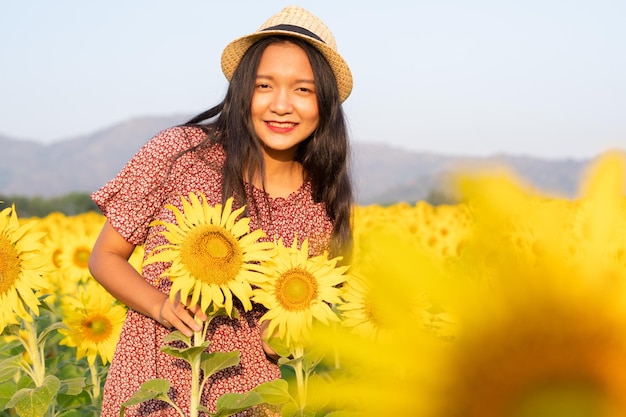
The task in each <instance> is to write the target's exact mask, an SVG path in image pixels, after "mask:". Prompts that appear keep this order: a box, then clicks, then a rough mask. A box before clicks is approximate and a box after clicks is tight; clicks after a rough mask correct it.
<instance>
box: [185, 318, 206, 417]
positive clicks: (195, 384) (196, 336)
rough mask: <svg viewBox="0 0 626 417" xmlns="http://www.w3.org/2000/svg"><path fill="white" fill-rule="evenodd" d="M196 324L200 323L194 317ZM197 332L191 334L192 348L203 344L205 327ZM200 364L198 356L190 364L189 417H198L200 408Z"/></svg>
mask: <svg viewBox="0 0 626 417" xmlns="http://www.w3.org/2000/svg"><path fill="white" fill-rule="evenodd" d="M194 320H195V321H196V322H197V323H200V324H201V323H202V322H201V321H200V319H198V318H197V317H194ZM202 327H203V329H202V330H200V331H197V332H193V346H199V345H201V344H202V343H203V342H204V336H205V329H204V327H205V326H202ZM200 363H201V358H200V356H199V355H198V356H197V357H195V358H194V360H193V361H192V362H191V363H190V365H191V395H190V401H191V402H190V405H189V417H198V407H199V406H200Z"/></svg>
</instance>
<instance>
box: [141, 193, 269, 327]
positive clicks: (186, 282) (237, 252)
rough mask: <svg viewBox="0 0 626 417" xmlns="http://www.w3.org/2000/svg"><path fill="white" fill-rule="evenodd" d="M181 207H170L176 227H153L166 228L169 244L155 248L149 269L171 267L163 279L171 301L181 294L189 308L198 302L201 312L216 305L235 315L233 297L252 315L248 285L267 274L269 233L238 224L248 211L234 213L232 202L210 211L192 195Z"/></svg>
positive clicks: (161, 223)
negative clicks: (157, 264) (159, 265)
mask: <svg viewBox="0 0 626 417" xmlns="http://www.w3.org/2000/svg"><path fill="white" fill-rule="evenodd" d="M181 203H182V210H180V209H178V208H177V207H175V206H173V205H167V206H166V207H167V208H168V209H169V210H171V211H172V212H173V213H174V216H175V217H176V223H177V224H173V223H168V222H166V221H160V220H157V221H154V222H153V223H152V225H153V226H163V227H164V228H165V230H163V231H162V232H161V233H162V234H163V236H164V237H165V238H166V239H167V240H168V241H169V243H168V244H164V245H161V246H158V247H156V248H155V249H154V251H152V252H151V253H150V254H149V256H148V258H147V259H146V261H145V264H146V265H147V264H152V263H155V262H170V263H171V264H170V266H169V267H168V268H167V269H166V271H165V272H164V273H163V274H162V275H161V277H167V278H169V279H170V280H171V281H172V288H171V290H170V296H171V297H172V298H174V297H175V295H176V293H180V298H181V300H188V299H189V301H188V305H193V304H197V303H198V300H199V301H200V303H201V304H200V307H201V308H202V310H203V311H207V310H208V308H209V306H210V305H211V304H213V305H214V306H215V307H218V308H222V307H224V308H225V310H226V312H227V313H228V315H231V312H232V309H233V294H234V295H235V296H236V297H237V298H238V299H239V300H240V301H241V303H242V304H243V307H244V309H245V310H246V311H248V310H251V309H252V303H251V302H250V297H251V296H252V287H251V285H250V282H254V281H257V280H259V278H258V277H257V276H259V275H260V272H263V271H264V270H265V268H264V267H262V266H261V265H260V264H259V263H260V262H261V261H264V260H268V259H269V258H270V257H271V250H272V249H273V247H274V245H273V243H271V242H261V241H259V239H261V238H263V237H265V233H264V232H263V231H262V230H261V229H257V230H254V231H252V232H251V231H250V226H249V224H250V219H249V218H248V217H244V218H241V219H239V220H237V218H238V217H239V216H240V215H241V214H242V213H243V211H244V210H245V206H244V207H240V208H239V209H237V210H233V209H232V204H233V199H232V198H229V199H228V200H227V201H226V204H225V205H224V207H222V205H221V204H217V205H215V206H210V205H209V204H208V203H207V200H206V197H205V196H204V195H202V194H200V197H198V195H196V194H194V193H190V194H189V200H187V199H185V198H181ZM190 296H191V298H189V297H190Z"/></svg>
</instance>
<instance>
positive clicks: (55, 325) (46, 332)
mask: <svg viewBox="0 0 626 417" xmlns="http://www.w3.org/2000/svg"><path fill="white" fill-rule="evenodd" d="M64 328H67V326H66V325H65V323H63V322H56V323H53V324H51V325H50V326H48V327H46V328H45V329H43V331H42V332H41V333H39V337H38V338H37V344H38V345H43V344H44V343H46V340H47V339H48V336H50V333H52V332H53V331H55V330H59V329H64Z"/></svg>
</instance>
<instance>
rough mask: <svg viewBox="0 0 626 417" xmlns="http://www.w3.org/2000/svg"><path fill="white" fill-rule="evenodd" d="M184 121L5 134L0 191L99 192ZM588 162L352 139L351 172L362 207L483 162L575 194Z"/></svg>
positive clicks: (431, 187) (427, 194) (424, 190)
mask: <svg viewBox="0 0 626 417" xmlns="http://www.w3.org/2000/svg"><path fill="white" fill-rule="evenodd" d="M186 119H188V116H185V115H175V116H169V117H142V118H136V119H131V120H127V121H125V122H123V123H120V124H117V125H114V126H111V127H109V128H107V129H103V130H100V131H97V132H95V133H93V134H89V135H84V136H80V137H75V138H72V139H67V140H63V141H59V142H55V143H52V144H41V143H37V142H33V141H24V140H17V139H12V138H10V137H7V136H3V135H0V155H1V157H0V160H1V163H0V195H19V196H41V197H52V196H59V195H63V194H66V193H69V192H92V191H95V190H96V189H98V188H99V187H100V186H102V185H103V184H104V183H105V182H106V181H108V180H109V179H111V178H112V177H113V176H115V174H116V173H117V172H118V171H119V170H120V169H121V168H122V167H123V166H124V164H125V163H126V162H127V161H128V160H129V159H130V158H131V157H132V156H133V155H134V154H135V152H137V150H139V148H140V147H141V146H142V145H143V144H144V143H145V142H146V141H148V140H149V139H150V138H151V137H152V136H153V135H154V134H156V133H157V132H159V131H160V130H162V129H164V128H167V127H169V126H173V125H176V124H179V123H182V122H184V121H185V120H186ZM589 162H590V161H589V160H572V159H559V160H547V159H541V158H532V157H525V156H515V155H494V156H491V157H485V158H478V157H467V156H448V155H437V154H433V153H425V152H413V151H408V150H406V149H400V148H394V147H391V146H387V145H383V144H377V143H365V142H358V141H354V142H353V144H352V167H351V169H352V172H353V176H354V181H355V186H356V190H357V200H358V202H359V203H360V204H374V203H377V204H387V203H393V202H397V201H407V202H414V201H418V200H424V199H429V198H433V196H435V195H437V196H441V195H446V187H445V184H446V181H447V180H448V178H450V176H451V175H453V174H454V173H456V172H459V171H473V170H476V169H482V168H485V167H504V168H506V169H508V170H509V171H511V172H513V173H514V174H515V175H516V176H517V177H518V178H520V180H522V181H524V182H525V183H526V184H528V185H529V186H530V187H533V188H535V189H537V190H539V191H541V192H544V193H549V194H551V195H559V196H563V197H572V196H574V195H575V193H576V190H577V188H578V185H579V183H580V179H581V176H582V174H583V172H584V170H585V168H586V167H587V165H588V163H589ZM429 201H430V200H429Z"/></svg>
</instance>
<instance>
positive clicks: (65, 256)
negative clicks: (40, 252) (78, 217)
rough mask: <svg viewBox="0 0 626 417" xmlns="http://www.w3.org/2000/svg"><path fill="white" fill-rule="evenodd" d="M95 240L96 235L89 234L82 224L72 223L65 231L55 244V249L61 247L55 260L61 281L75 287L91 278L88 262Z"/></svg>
mask: <svg viewBox="0 0 626 417" xmlns="http://www.w3.org/2000/svg"><path fill="white" fill-rule="evenodd" d="M96 238H97V235H96V234H94V233H89V229H86V228H85V227H84V225H83V223H82V222H76V223H72V227H71V228H70V229H66V233H65V234H64V235H63V236H61V237H60V242H58V244H57V248H58V245H59V244H60V245H61V247H60V252H59V253H58V256H57V258H56V261H57V262H58V263H59V267H60V268H59V272H60V273H61V275H62V276H63V279H65V280H66V281H69V282H71V283H73V284H74V285H76V284H78V283H79V282H86V281H87V280H88V279H90V278H91V272H90V271H89V265H88V262H89V256H90V255H91V249H92V248H93V245H94V244H95V243H96Z"/></svg>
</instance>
